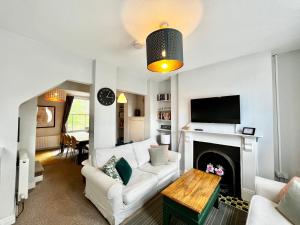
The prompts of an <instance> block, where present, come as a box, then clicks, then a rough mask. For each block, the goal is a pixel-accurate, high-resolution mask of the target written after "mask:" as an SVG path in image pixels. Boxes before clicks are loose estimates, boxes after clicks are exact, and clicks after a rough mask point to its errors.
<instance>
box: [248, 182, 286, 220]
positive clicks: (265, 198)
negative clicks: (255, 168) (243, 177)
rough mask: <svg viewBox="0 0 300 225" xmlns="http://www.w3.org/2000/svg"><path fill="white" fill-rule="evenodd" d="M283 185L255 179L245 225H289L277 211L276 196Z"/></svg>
mask: <svg viewBox="0 0 300 225" xmlns="http://www.w3.org/2000/svg"><path fill="white" fill-rule="evenodd" d="M284 185H285V183H281V182H277V181H273V180H269V179H265V178H262V177H256V178H255V192H256V195H254V196H253V197H252V199H251V202H250V207H249V212H248V217H247V223H246V225H270V224H272V225H276V224H278V225H290V224H291V223H290V222H289V221H288V220H287V219H286V218H285V217H284V216H282V215H281V214H280V213H279V212H278V211H277V209H276V208H275V207H276V206H277V203H275V201H276V196H277V194H278V193H279V191H280V190H281V189H282V187H283V186H284Z"/></svg>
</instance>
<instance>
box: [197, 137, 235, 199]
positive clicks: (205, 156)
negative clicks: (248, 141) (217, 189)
mask: <svg viewBox="0 0 300 225" xmlns="http://www.w3.org/2000/svg"><path fill="white" fill-rule="evenodd" d="M193 149H194V150H193V159H194V162H193V167H194V168H196V169H199V170H202V171H205V172H207V173H213V174H216V175H218V176H221V177H222V179H221V194H222V195H224V196H227V195H230V196H234V197H238V198H241V165H240V148H239V147H233V146H227V145H219V144H213V143H206V142H200V141H194V142H193Z"/></svg>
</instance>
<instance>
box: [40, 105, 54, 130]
mask: <svg viewBox="0 0 300 225" xmlns="http://www.w3.org/2000/svg"><path fill="white" fill-rule="evenodd" d="M36 120H37V126H36V127H37V128H50V127H55V106H38V112H37V119H36Z"/></svg>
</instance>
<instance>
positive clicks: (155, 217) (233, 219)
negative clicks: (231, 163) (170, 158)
mask: <svg viewBox="0 0 300 225" xmlns="http://www.w3.org/2000/svg"><path fill="white" fill-rule="evenodd" d="M162 218H163V209H162V197H160V196H159V197H156V198H154V199H153V200H152V201H150V202H149V203H148V204H146V206H145V207H143V208H142V209H140V210H139V211H137V212H136V213H135V214H134V215H133V216H131V217H130V218H128V219H127V220H125V221H124V222H123V223H122V225H162ZM246 219H247V213H246V212H244V211H242V210H240V209H237V208H235V207H233V206H230V205H227V204H225V203H223V202H220V206H219V209H216V208H213V209H212V211H211V212H210V214H209V215H208V217H207V219H206V222H205V225H244V224H246ZM171 225H187V224H186V223H184V222H182V221H180V220H178V219H176V218H173V217H172V219H171Z"/></svg>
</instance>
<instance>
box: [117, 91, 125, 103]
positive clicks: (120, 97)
mask: <svg viewBox="0 0 300 225" xmlns="http://www.w3.org/2000/svg"><path fill="white" fill-rule="evenodd" d="M117 102H118V103H127V98H126V96H125V94H124V93H121V94H120V95H119V97H118V100H117Z"/></svg>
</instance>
